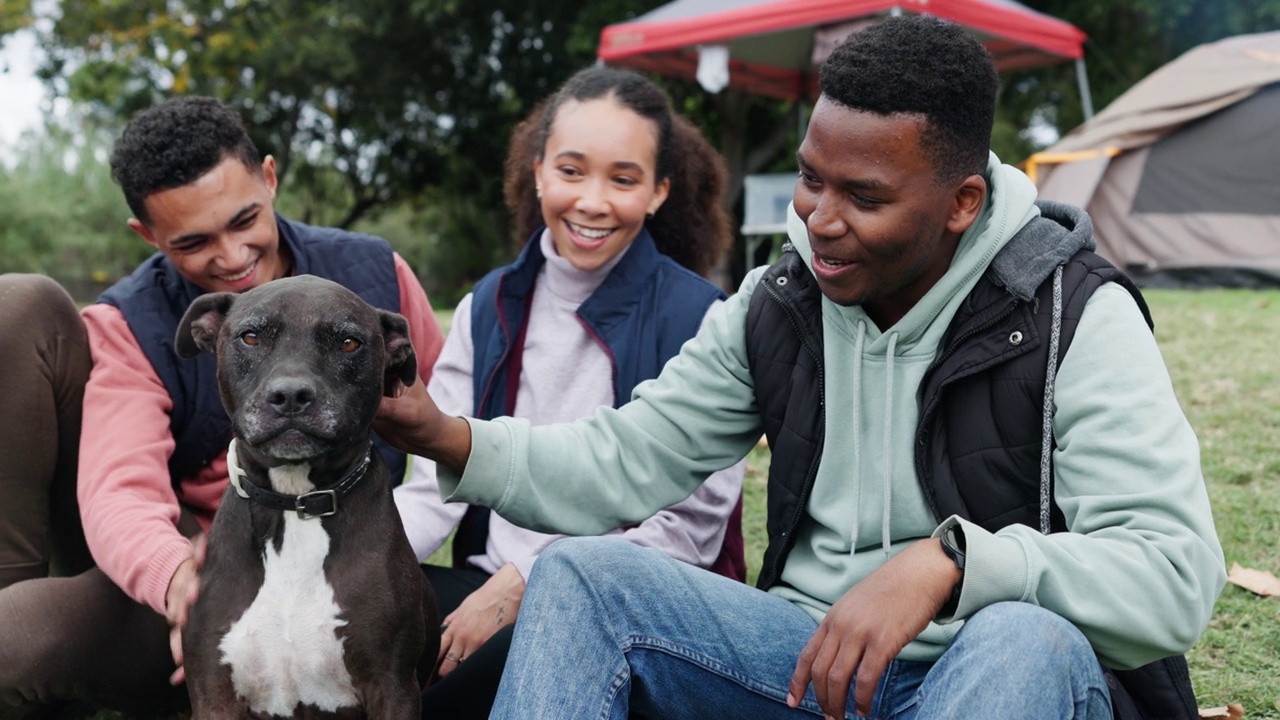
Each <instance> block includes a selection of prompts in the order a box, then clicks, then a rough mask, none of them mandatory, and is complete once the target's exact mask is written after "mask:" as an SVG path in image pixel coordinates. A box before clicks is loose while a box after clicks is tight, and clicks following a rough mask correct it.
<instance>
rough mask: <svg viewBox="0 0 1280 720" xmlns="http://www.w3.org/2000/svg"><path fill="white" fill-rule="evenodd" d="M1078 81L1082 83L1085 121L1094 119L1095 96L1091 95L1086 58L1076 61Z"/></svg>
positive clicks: (1081, 93)
mask: <svg viewBox="0 0 1280 720" xmlns="http://www.w3.org/2000/svg"><path fill="white" fill-rule="evenodd" d="M1076 81H1077V82H1079V83H1080V105H1081V107H1082V108H1083V109H1084V119H1085V121H1088V120H1090V119H1091V118H1092V117H1093V96H1092V95H1090V94H1089V74H1088V73H1086V72H1085V69H1084V57H1083V56H1081V57H1080V58H1078V59H1077V60H1076Z"/></svg>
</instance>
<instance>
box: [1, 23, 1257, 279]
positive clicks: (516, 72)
mask: <svg viewBox="0 0 1280 720" xmlns="http://www.w3.org/2000/svg"><path fill="white" fill-rule="evenodd" d="M1024 3H1025V4H1027V5H1029V6H1032V7H1034V8H1035V9H1037V10H1039V11H1041V12H1044V13H1047V14H1050V15H1054V16H1057V17H1060V18H1063V19H1065V20H1067V21H1069V22H1072V23H1074V24H1075V25H1077V26H1078V27H1080V28H1081V29H1083V30H1084V31H1085V32H1086V33H1088V34H1089V36H1090V41H1089V43H1088V45H1087V46H1086V58H1087V61H1088V67H1089V77H1090V81H1091V85H1092V90H1093V100H1094V105H1095V107H1097V108H1102V107H1104V106H1105V105H1106V104H1107V103H1109V102H1110V101H1111V100H1113V99H1114V98H1115V97H1116V96H1118V95H1119V94H1120V93H1121V92H1123V91H1124V90H1125V89H1127V88H1128V87H1130V86H1131V85H1132V84H1133V83H1134V82H1136V81H1137V80H1139V79H1141V78H1142V77H1143V76H1145V75H1146V74H1147V73H1149V72H1151V71H1152V70H1154V69H1155V68H1157V67H1159V66H1160V65H1162V64H1163V63H1165V62H1167V61H1169V60H1171V59H1172V58H1174V57H1176V56H1177V55H1178V54H1180V53H1182V52H1184V51H1186V50H1187V49H1190V48H1191V47H1193V46H1195V45H1197V44H1200V43H1202V42H1208V41H1212V40H1217V39H1219V38H1222V37H1226V36H1229V35H1234V34H1238V33H1245V32H1257V31H1263V30H1273V29H1276V28H1277V27H1280V0H1089V1H1087V2H1086V1H1085V0H1024ZM660 4H662V0H593V1H592V2H582V1H581V0H574V1H570V0H530V1H529V2H503V1H501V0H470V1H468V2H464V1H463V0H379V1H378V2H368V0H326V1H325V2H320V1H318V0H60V2H59V3H57V4H53V3H49V4H47V5H43V4H40V3H37V4H36V6H35V7H36V8H42V7H49V8H54V12H56V13H57V14H56V17H53V18H50V19H49V21H48V22H37V23H36V24H35V25H36V27H38V28H40V37H41V45H42V47H43V49H44V51H45V53H46V57H47V60H46V63H45V65H44V67H43V68H42V70H41V74H42V76H43V77H44V78H45V79H46V81H47V82H48V83H49V84H50V85H51V87H52V88H53V89H54V91H55V93H57V94H58V95H61V96H65V97H70V98H71V99H73V100H75V101H77V106H78V108H80V111H81V112H83V113H84V114H85V115H86V116H87V117H88V118H90V121H91V122H98V123H100V124H102V125H105V126H106V127H108V128H115V129H118V128H119V126H120V123H121V122H122V121H123V120H124V119H127V118H128V117H130V116H132V115H133V114H134V113H135V112H136V111H138V110H140V109H142V108H144V107H148V106H150V105H153V104H155V103H156V102H158V101H159V100H161V99H163V98H165V97H168V96H171V95H178V94H190V93H200V94H208V95H213V96H216V97H219V98H222V99H224V100H226V101H228V102H229V103H231V104H233V105H235V106H236V107H238V108H239V109H240V110H241V111H242V114H243V115H244V117H245V118H246V120H247V121H248V124H249V127H250V130H251V132H252V134H253V135H254V139H255V141H257V142H258V144H259V146H260V147H261V148H262V149H263V150H264V151H265V152H269V153H271V154H273V155H275V156H276V159H277V161H278V163H279V167H280V170H281V173H282V179H283V182H284V187H285V194H284V197H283V198H282V201H283V202H282V206H283V209H284V210H285V211H286V212H289V213H291V214H293V215H295V216H296V217H299V218H300V219H303V220H309V221H311V222H317V223H322V224H332V225H340V226H352V225H359V226H361V227H364V228H365V229H374V228H385V229H386V230H387V231H388V232H401V233H404V234H406V235H408V236H409V237H406V238H400V239H399V240H400V243H401V244H397V248H398V249H400V250H401V251H402V252H403V253H405V254H406V255H413V256H414V257H415V258H416V259H417V261H418V262H419V263H421V264H420V265H418V267H419V268H420V271H421V272H423V274H424V275H426V276H428V277H430V276H432V275H442V274H447V275H449V276H451V279H450V280H449V282H448V283H446V284H447V285H448V289H449V291H448V294H450V295H452V294H456V292H459V291H461V289H462V288H463V286H464V284H465V281H466V280H473V279H475V278H476V277H478V276H479V275H480V274H481V273H482V272H484V271H485V270H486V269H488V268H489V267H491V266H492V265H493V264H495V263H497V262H499V261H501V260H504V259H506V258H507V257H509V256H510V252H511V238H510V235H509V231H508V227H509V224H508V221H507V217H506V213H505V211H504V210H503V209H502V201H501V180H502V162H503V158H504V156H505V151H506V142H507V138H508V136H509V133H510V130H511V128H512V126H513V125H514V123H515V122H516V121H518V120H519V119H520V118H522V117H523V116H524V115H525V114H526V113H527V112H528V110H529V109H530V108H531V106H532V104H533V103H535V102H537V101H538V100H539V99H541V98H542V97H544V96H546V95H547V94H548V93H549V92H551V91H552V90H553V89H554V88H555V87H556V86H558V85H559V84H560V83H561V82H562V81H563V80H564V79H565V78H567V77H568V76H569V75H570V74H571V73H573V72H574V71H576V70H577V69H579V68H581V67H584V66H586V65H588V64H590V63H592V62H594V59H595V50H596V46H597V43H598V40H599V34H600V30H601V29H602V28H603V27H604V26H605V25H606V24H609V23H615V22H620V21H624V20H626V19H629V18H631V17H634V16H635V15H637V14H640V13H642V12H645V11H647V10H649V9H652V8H654V7H656V6H658V5H660ZM31 15H32V4H31V0H0V38H2V37H3V34H4V33H7V32H10V31H12V30H13V29H14V28H17V27H23V26H27V25H30V24H31ZM666 85H667V87H668V89H669V90H670V91H671V93H672V95H673V98H674V100H675V102H676V105H677V107H678V108H679V109H681V110H682V111H684V112H685V113H687V114H689V115H690V116H691V117H693V118H694V119H695V120H696V121H697V122H699V123H700V124H701V125H702V127H703V128H704V130H705V131H706V132H707V134H708V136H709V137H710V138H711V139H712V140H713V142H715V143H717V144H719V146H720V147H721V150H722V151H723V152H724V154H725V156H726V161H727V163H728V165H729V167H730V171H731V177H733V178H736V179H740V178H741V176H742V175H744V174H746V173H750V172H758V171H768V170H770V169H781V168H790V167H792V164H791V163H792V160H791V157H790V149H791V148H794V146H795V145H796V144H797V143H798V140H799V138H798V134H799V131H798V129H797V128H798V127H799V125H800V122H799V121H800V118H799V117H798V116H797V112H798V110H797V109H796V108H794V107H791V106H788V105H786V104H783V103H777V102H771V101H766V100H763V99H760V98H753V97H748V96H745V95H741V94H739V93H734V92H725V93H721V94H719V95H715V96H712V95H707V94H706V93H704V92H702V91H701V90H700V89H699V88H698V87H697V86H696V85H694V84H693V83H689V82H684V81H670V82H667V83H666ZM1081 120H1082V111H1081V104H1080V94H1079V91H1078V88H1077V84H1076V75H1075V71H1074V69H1073V68H1072V67H1071V66H1070V65H1060V66H1055V67H1050V68H1043V69H1040V70H1035V71H1029V72H1022V73H1013V74H1010V75H1008V76H1007V77H1005V78H1004V79H1003V84H1002V90H1001V96H1000V107H999V111H998V113H997V127H996V132H995V135H994V137H993V146H994V147H995V149H996V150H997V152H998V153H1000V155H1001V156H1002V157H1004V158H1006V159H1008V160H1014V161H1016V160H1020V159H1022V158H1023V157H1025V156H1026V155H1028V154H1029V153H1030V152H1032V151H1034V150H1036V149H1038V146H1039V145H1042V144H1043V143H1044V141H1045V138H1048V137H1052V136H1054V134H1055V133H1063V132H1066V131H1067V130H1069V129H1070V128H1072V127H1074V126H1075V125H1077V124H1078V123H1079V122H1080V121H1081ZM1033 126H1034V127H1039V128H1041V129H1043V130H1045V132H1040V133H1029V132H1027V128H1028V127H1033ZM736 191H737V187H731V188H730V192H731V195H730V197H731V198H732V197H735V196H736ZM390 239H392V240H393V242H396V238H390ZM410 245H412V247H409V246H410ZM432 265H436V266H437V267H435V268H433V267H432ZM446 266H447V267H446ZM442 267H444V268H445V270H446V272H445V273H440V272H439V270H440V268H442ZM740 269H741V265H739V268H738V270H739V271H740ZM735 274H736V273H735Z"/></svg>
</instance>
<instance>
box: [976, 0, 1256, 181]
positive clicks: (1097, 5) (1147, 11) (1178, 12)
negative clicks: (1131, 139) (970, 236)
mask: <svg viewBox="0 0 1280 720" xmlns="http://www.w3.org/2000/svg"><path fill="white" fill-rule="evenodd" d="M1025 1H1026V0H1024V2H1025ZM1026 4H1028V5H1032V6H1034V7H1035V9H1036V10H1039V11H1040V12H1043V13H1047V14H1049V15H1053V16H1056V17H1059V18H1061V19H1063V20H1066V21H1067V22H1070V23H1072V24H1074V25H1075V26H1076V27H1079V28H1080V29H1082V30H1084V31H1085V33H1087V34H1088V35H1089V40H1088V42H1087V43H1086V45H1085V57H1086V61H1087V64H1088V68H1089V82H1090V86H1091V88H1092V94H1093V104H1094V107H1095V108H1098V109H1101V108H1104V107H1106V106H1107V104H1108V103H1110V102H1111V101H1112V100H1114V99H1116V98H1117V97H1119V96H1120V94H1121V93H1123V92H1124V91H1126V90H1128V89H1129V88H1130V87H1132V86H1133V85H1134V83H1136V82H1138V81H1139V80H1141V79H1142V78H1144V77H1146V76H1147V75H1148V74H1150V73H1151V72H1152V71H1154V70H1156V69H1157V68H1159V67H1160V66H1162V65H1164V64H1165V63H1167V62H1169V61H1170V60H1173V59H1174V58H1176V57H1178V56H1179V55H1181V54H1182V53H1184V52H1186V51H1187V50H1190V49H1191V48H1193V47H1195V46H1197V45H1200V44H1203V43H1206V42H1212V41H1214V40H1220V39H1222V38H1226V37H1231V36H1233V35H1239V34H1243V33H1255V32H1266V31H1271V30H1277V29H1280V0H1097V1H1094V2H1082V1H1081V0H1036V1H1035V2H1026ZM1083 121H1084V113H1083V109H1082V106H1081V102H1080V93H1079V91H1078V89H1077V87H1076V76H1075V73H1074V71H1073V70H1072V69H1070V68H1069V67H1068V66H1057V67H1050V68H1043V69H1039V70H1033V71H1026V72H1021V73H1013V74H1011V75H1009V76H1008V77H1007V78H1005V79H1004V83H1003V86H1002V89H1001V95H1000V106H999V114H998V123H997V128H996V142H994V143H993V144H994V145H995V146H996V148H997V150H998V151H1000V152H1002V154H1003V156H1004V157H1008V158H1010V159H1021V158H1024V157H1026V156H1027V155H1029V154H1030V153H1031V152H1034V151H1035V150H1038V149H1040V145H1041V143H1038V142H1037V141H1036V140H1035V137H1034V136H1032V135H1031V134H1028V133H1026V132H1024V130H1025V129H1026V128H1028V127H1031V126H1032V125H1033V124H1034V125H1039V126H1041V127H1045V128H1048V129H1049V130H1051V131H1052V132H1050V133H1047V135H1048V136H1050V137H1051V136H1052V135H1053V134H1055V133H1066V132H1067V131H1069V130H1071V129H1072V128H1074V127H1076V126H1077V125H1079V124H1080V123H1081V122H1083Z"/></svg>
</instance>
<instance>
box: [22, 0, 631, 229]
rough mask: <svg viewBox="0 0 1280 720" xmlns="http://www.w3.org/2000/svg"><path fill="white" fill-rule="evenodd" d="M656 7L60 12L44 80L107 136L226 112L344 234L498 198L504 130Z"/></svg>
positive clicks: (189, 2)
mask: <svg viewBox="0 0 1280 720" xmlns="http://www.w3.org/2000/svg"><path fill="white" fill-rule="evenodd" d="M651 4H653V3H642V2H625V1H622V0H619V1H616V2H604V3H581V2H563V1H550V2H536V3H502V2H493V1H492V0H487V1H484V0H482V1H479V2H460V1H459V0H381V1H380V2H376V3H370V2H364V1H363V0H336V1H334V2H314V1H313V0H127V1H126V0H63V2H62V3H61V14H60V16H59V17H57V19H56V21H55V22H54V23H53V25H52V29H51V30H50V31H48V32H47V33H46V34H45V35H44V37H43V45H44V48H45V50H46V52H47V53H48V58H49V59H48V62H47V63H46V65H45V67H44V68H43V70H42V75H43V77H44V78H45V79H46V80H47V81H49V82H50V83H51V84H52V86H53V87H54V89H55V91H57V92H59V93H61V94H64V95H67V96H69V97H71V98H72V99H73V100H76V101H79V102H81V103H85V104H87V105H89V106H90V107H91V108H92V110H93V114H94V115H95V116H96V117H98V118H99V119H102V120H106V121H111V122H118V121H119V120H120V119H123V118H127V117H129V116H131V115H132V114H133V113H135V112H136V111H138V110H140V109H142V108H144V107H148V106H150V105H153V104H155V103H156V102H158V101H159V100H161V99H162V98H164V97H166V96H170V95H180V94H192V93H195V94H206V95H213V96H215V97H219V98H221V99H223V100H226V101H227V102H229V103H232V104H233V105H235V106H237V107H238V108H240V109H241V110H242V112H243V114H244V116H245V118H246V120H248V121H249V126H250V128H251V133H252V134H253V135H254V138H255V141H256V142H258V143H259V144H260V146H261V147H262V149H263V150H264V151H266V152H270V153H272V154H273V155H275V156H276V159H277V161H278V163H279V166H280V169H281V172H282V174H283V175H284V176H285V177H286V178H289V179H291V180H292V181H294V182H298V183H301V184H303V185H304V186H307V187H314V188H315V189H316V190H317V195H318V196H319V197H321V198H324V199H326V200H328V201H331V202H332V201H335V200H337V198H336V197H335V183H334V179H333V177H332V175H333V174H334V173H336V174H337V176H338V177H339V178H340V180H341V182H340V183H338V184H337V186H336V187H337V188H340V189H341V193H338V194H341V195H345V196H346V202H345V203H344V204H343V205H342V206H341V207H339V208H332V207H331V208H328V209H327V210H324V211H322V210H321V209H320V208H313V209H312V210H313V211H314V212H316V213H317V214H321V213H322V212H323V214H324V215H325V217H320V218H313V219H315V220H321V221H324V222H329V223H332V224H336V225H340V226H349V225H351V224H352V223H354V222H355V221H356V220H358V219H359V218H360V217H362V216H363V215H365V214H366V213H367V212H369V211H370V210H372V209H374V208H377V207H380V206H385V205H388V204H393V203H396V202H399V201H401V200H404V199H406V198H410V197H414V196H416V195H417V194H418V193H420V192H422V191H424V190H427V189H433V190H434V191H435V192H442V193H444V194H446V195H454V196H456V197H461V198H468V197H476V196H478V197H480V198H483V199H484V200H485V201H487V202H488V201H492V199H493V198H494V197H500V196H498V195H496V194H495V191H494V188H496V187H499V186H500V183H501V179H500V178H501V160H502V155H503V152H504V149H505V148H504V146H505V137H506V131H507V130H509V129H510V127H511V126H512V125H513V124H514V122H515V121H516V120H518V119H519V118H520V117H521V116H522V115H523V113H524V112H525V111H526V109H527V108H528V107H529V106H530V104H531V103H532V102H534V101H536V100H537V99H539V98H540V97H542V96H543V95H545V94H546V93H547V92H548V91H550V89H551V88H553V87H554V86H555V85H556V84H557V83H558V82H560V81H561V80H562V79H563V78H564V77H567V76H568V74H570V73H571V72H572V71H573V70H575V69H577V68H578V67H580V66H582V65H583V64H586V63H588V62H590V61H591V60H592V59H593V57H594V47H595V37H596V35H597V34H598V32H599V29H600V27H602V26H603V24H604V23H605V22H606V21H608V20H613V19H616V18H618V17H625V16H626V15H627V14H628V13H630V12H635V11H636V10H640V9H644V8H645V6H646V5H651ZM290 176H292V177H291V178H290Z"/></svg>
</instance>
